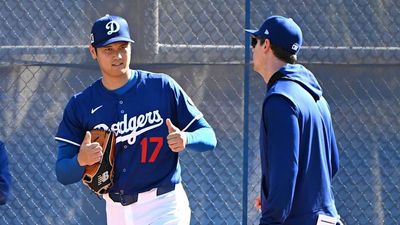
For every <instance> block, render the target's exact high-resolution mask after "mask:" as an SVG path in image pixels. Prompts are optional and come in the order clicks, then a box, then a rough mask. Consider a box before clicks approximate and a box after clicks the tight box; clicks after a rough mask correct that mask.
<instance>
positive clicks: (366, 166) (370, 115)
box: [0, 0, 400, 225]
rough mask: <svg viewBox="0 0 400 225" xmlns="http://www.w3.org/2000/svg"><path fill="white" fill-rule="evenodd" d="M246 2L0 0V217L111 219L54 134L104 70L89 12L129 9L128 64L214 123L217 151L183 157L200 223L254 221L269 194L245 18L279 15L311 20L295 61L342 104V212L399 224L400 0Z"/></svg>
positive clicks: (260, 89) (337, 120)
mask: <svg viewBox="0 0 400 225" xmlns="http://www.w3.org/2000/svg"><path fill="white" fill-rule="evenodd" d="M245 5H246V2H245V0H241V1H239V0H224V1H211V0H197V1H195V0H171V1H161V0H148V1H137V0H135V1H128V0H124V1H118V2H114V1H103V0H98V1H90V0H77V1H62V0H57V1H33V0H18V1H11V0H4V1H1V2H0V6H1V7H0V21H3V23H2V25H3V26H2V29H1V30H0V77H1V79H0V105H1V107H2V111H0V124H1V129H0V139H1V140H3V141H4V142H5V143H6V146H7V149H8V153H9V158H10V169H11V173H12V176H13V182H14V185H13V191H12V196H11V199H10V201H9V202H8V204H7V205H5V206H0V213H1V216H0V224H12V225H14V224H16V225H18V224H66V225H67V224H105V209H104V202H103V200H100V199H98V198H97V196H95V195H93V194H91V193H90V192H89V191H88V190H87V188H86V187H84V186H83V185H81V184H80V183H77V184H73V185H69V186H62V185H61V184H60V183H58V182H57V181H56V177H55V172H54V165H55V160H56V142H55V141H54V139H53V138H54V134H55V132H56V129H57V126H58V124H59V121H60V119H61V116H62V111H63V109H64V106H65V104H66V102H67V101H68V99H69V98H70V97H71V96H72V95H73V94H74V93H76V92H79V91H80V90H82V89H84V88H85V87H86V86H88V85H89V84H91V83H92V82H93V81H95V80H96V79H98V78H99V77H100V76H101V75H100V72H99V71H98V68H97V65H96V63H95V62H93V61H92V59H91V57H90V55H89V53H88V50H87V45H88V43H89V32H90V29H91V25H92V22H93V21H94V20H95V19H97V18H99V17H101V16H103V15H105V14H106V13H109V14H117V15H121V16H123V17H125V18H126V19H127V20H128V22H129V24H130V26H131V33H132V35H133V38H134V39H135V41H136V42H135V44H134V45H133V64H132V67H133V68H139V69H145V70H150V71H155V72H164V73H167V74H170V75H171V76H172V77H173V78H175V79H176V80H177V81H178V82H179V83H180V84H181V86H182V87H183V88H184V89H185V90H186V92H187V93H188V94H189V95H190V96H191V97H192V99H193V101H194V102H195V103H196V105H197V106H198V107H199V108H200V110H201V111H202V112H203V113H204V114H205V117H206V119H207V120H208V121H209V123H210V124H211V125H212V126H213V128H214V129H215V132H216V134H217V138H218V147H217V149H216V150H215V151H214V152H206V153H195V152H191V151H187V152H184V153H183V154H181V162H182V167H183V174H182V176H183V181H184V186H185V188H186V190H187V193H188V196H189V199H190V205H191V208H192V222H191V224H201V225H203V224H218V225H219V224H257V219H258V217H259V214H258V212H257V211H256V210H255V209H254V208H253V201H254V199H255V196H257V195H258V193H259V180H260V162H259V151H258V129H259V118H260V109H261V103H262V99H263V96H264V91H265V85H264V83H263V81H262V80H261V78H260V77H259V75H257V74H256V73H250V74H247V73H245V67H246V65H248V62H246V61H245V34H244V31H243V30H244V28H245V27H244V24H245V18H246V15H250V27H251V28H256V27H259V26H260V24H261V23H262V22H263V20H264V19H265V18H266V17H267V16H269V15H273V14H281V15H285V16H289V17H292V18H293V19H294V20H295V21H296V22H298V23H299V25H300V27H302V29H303V34H304V48H303V49H302V50H301V51H300V55H299V58H300V60H301V62H302V63H305V64H306V65H307V66H308V67H309V68H310V69H311V70H312V71H313V72H314V73H315V74H316V76H317V77H318V79H319V81H320V83H321V85H322V87H323V88H324V95H325V97H326V98H327V99H328V101H329V103H330V106H331V109H332V113H333V120H334V127H335V129H336V135H337V139H338V144H339V147H340V153H341V167H340V171H339V174H338V177H337V178H335V180H334V190H335V193H336V203H337V207H338V210H339V213H340V214H341V216H342V217H343V219H344V220H345V221H346V224H352V225H358V224H374V225H375V224H376V225H381V224H385V225H386V224H387V225H391V224H400V221H399V218H400V207H399V205H398V204H397V203H398V202H399V201H400V194H399V193H400V188H399V186H398V183H399V177H400V174H399V173H400V172H399V170H398V169H397V168H398V166H399V165H400V152H399V150H398V149H400V133H399V127H400V120H399V118H398V116H397V115H398V114H399V113H400V107H399V105H400V98H399V96H400V95H399V94H400V77H399V76H398V72H397V71H398V70H399V66H398V65H399V62H400V51H399V50H400V46H399V43H400V42H399V40H400V32H399V29H400V28H399V27H400V19H399V18H400V3H399V2H398V1H395V0H387V1H372V0H368V1H361V0H356V1H342V0H337V1H326V0H303V1H297V2H296V1H288V0H283V1H276V0H275V1H269V0H268V1H261V0H252V1H250V5H251V7H250V8H249V9H246V7H245ZM246 82H248V85H249V89H248V90H247V89H245V88H244V83H246ZM246 99H247V100H246ZM246 102H247V103H246ZM247 110H248V115H246V114H245V112H246V111H247ZM246 124H247V125H248V129H245V130H244V127H246V126H244V125H246ZM245 137H248V139H247V140H244V138H245ZM246 143H248V146H247V145H246ZM247 174H248V176H247ZM246 190H247V192H246ZM246 199H247V202H246V201H245V200H246Z"/></svg>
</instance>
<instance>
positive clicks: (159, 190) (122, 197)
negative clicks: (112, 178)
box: [108, 184, 175, 206]
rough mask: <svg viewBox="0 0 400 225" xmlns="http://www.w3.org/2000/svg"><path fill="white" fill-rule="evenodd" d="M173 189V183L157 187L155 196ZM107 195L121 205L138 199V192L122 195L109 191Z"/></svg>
mask: <svg viewBox="0 0 400 225" xmlns="http://www.w3.org/2000/svg"><path fill="white" fill-rule="evenodd" d="M173 190H175V184H171V185H167V186H163V187H159V188H157V196H159V195H163V194H166V193H168V192H171V191H173ZM108 195H109V196H110V198H111V200H113V201H114V202H119V203H121V205H123V206H127V205H130V204H133V203H135V202H137V201H138V194H132V195H124V194H121V193H118V192H110V193H109V194H108Z"/></svg>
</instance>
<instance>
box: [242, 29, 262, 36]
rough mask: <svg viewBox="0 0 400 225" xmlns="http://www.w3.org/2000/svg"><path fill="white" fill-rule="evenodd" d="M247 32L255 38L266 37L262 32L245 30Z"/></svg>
mask: <svg viewBox="0 0 400 225" xmlns="http://www.w3.org/2000/svg"><path fill="white" fill-rule="evenodd" d="M245 31H246V32H247V33H250V34H252V35H254V36H266V35H265V34H263V33H262V32H260V30H252V29H245Z"/></svg>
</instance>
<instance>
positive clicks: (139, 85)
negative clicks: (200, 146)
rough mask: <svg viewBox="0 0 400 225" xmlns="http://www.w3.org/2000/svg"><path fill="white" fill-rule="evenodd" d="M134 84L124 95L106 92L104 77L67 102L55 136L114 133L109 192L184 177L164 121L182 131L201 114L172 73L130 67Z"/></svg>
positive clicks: (76, 141)
mask: <svg viewBox="0 0 400 225" xmlns="http://www.w3.org/2000/svg"><path fill="white" fill-rule="evenodd" d="M132 74H133V75H134V76H136V78H137V79H136V83H135V84H134V85H133V87H131V88H130V89H129V90H127V91H126V92H125V93H124V94H122V95H118V94H116V93H115V92H113V91H109V90H107V89H106V88H105V87H104V86H103V84H102V82H101V79H99V80H97V81H96V82H94V83H93V84H92V85H91V86H89V87H88V88H87V89H85V90H84V91H82V92H81V93H78V94H76V95H75V96H73V97H72V98H71V99H70V101H69V102H68V104H67V106H66V108H65V111H64V115H63V119H62V121H61V123H60V126H59V128H58V132H57V134H56V138H55V139H56V140H57V141H62V142H67V143H69V144H73V145H76V146H80V144H81V143H82V141H83V138H84V136H85V132H86V131H88V130H91V129H95V128H97V129H104V130H111V131H113V132H114V133H115V134H116V136H117V139H116V155H115V177H114V186H113V187H112V188H111V191H116V192H120V193H125V194H133V193H139V192H144V191H148V190H150V189H151V188H154V187H159V186H165V185H170V184H171V183H179V182H180V181H181V176H180V166H179V161H178V153H175V152H173V151H171V150H170V149H169V146H168V144H167V140H166V137H167V136H168V128H167V126H166V124H165V120H166V119H167V118H170V119H171V121H172V123H173V124H174V125H175V126H177V127H178V128H180V129H181V130H183V129H187V131H190V124H192V123H193V122H194V121H196V120H198V119H200V118H201V117H202V114H201V112H200V111H199V110H198V109H197V108H196V106H195V105H194V104H193V102H192V101H191V99H190V97H189V96H188V95H187V94H186V93H185V92H184V91H183V89H182V88H181V87H180V86H179V85H178V84H177V83H176V82H175V81H174V80H173V79H172V78H171V77H169V76H168V75H165V74H156V73H151V72H147V71H140V70H132Z"/></svg>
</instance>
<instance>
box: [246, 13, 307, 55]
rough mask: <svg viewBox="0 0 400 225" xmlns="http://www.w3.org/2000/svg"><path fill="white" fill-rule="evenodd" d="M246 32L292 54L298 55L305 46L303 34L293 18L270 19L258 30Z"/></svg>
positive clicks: (279, 17) (275, 17) (274, 17)
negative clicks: (267, 40) (303, 45)
mask: <svg viewBox="0 0 400 225" xmlns="http://www.w3.org/2000/svg"><path fill="white" fill-rule="evenodd" d="M246 32H248V33H250V34H252V35H254V36H256V37H263V38H266V39H269V40H270V41H271V43H272V44H274V45H276V46H278V47H281V48H283V49H284V50H286V51H288V52H289V53H291V54H297V53H298V52H299V51H300V48H301V45H302V44H303V33H302V32H301V29H300V27H299V26H298V25H297V24H296V23H295V22H294V21H293V19H292V18H286V17H283V16H271V17H268V18H267V19H266V20H265V21H264V23H263V24H262V25H261V27H260V29H258V30H247V29H246Z"/></svg>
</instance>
